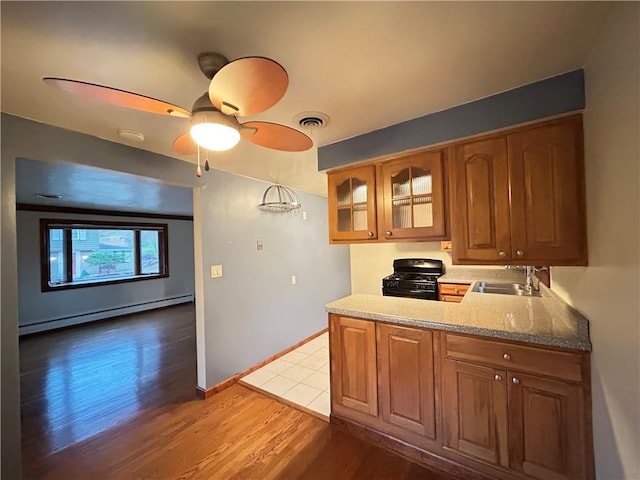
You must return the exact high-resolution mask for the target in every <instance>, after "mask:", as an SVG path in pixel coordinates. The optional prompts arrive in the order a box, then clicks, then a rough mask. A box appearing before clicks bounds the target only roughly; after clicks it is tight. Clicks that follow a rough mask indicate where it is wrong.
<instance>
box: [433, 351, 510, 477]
mask: <svg viewBox="0 0 640 480" xmlns="http://www.w3.org/2000/svg"><path fill="white" fill-rule="evenodd" d="M505 382H506V372H505V371H502V370H495V369H492V368H487V367H481V366H478V365H471V364H467V363H462V362H455V361H452V360H445V361H444V365H443V374H442V405H443V412H442V418H443V428H444V444H445V445H446V446H447V447H449V448H452V449H454V450H457V451H458V452H461V453H464V454H465V455H468V456H471V457H474V458H476V459H479V460H482V461H485V462H488V463H491V464H494V465H503V466H506V465H508V450H507V448H508V445H507V388H506V385H505Z"/></svg>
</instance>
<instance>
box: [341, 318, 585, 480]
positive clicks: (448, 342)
mask: <svg viewBox="0 0 640 480" xmlns="http://www.w3.org/2000/svg"><path fill="white" fill-rule="evenodd" d="M329 324H330V330H329V331H330V346H331V406H332V411H331V417H332V421H335V422H337V423H339V424H343V425H348V426H351V428H354V429H355V431H359V430H358V429H361V428H364V430H365V431H367V432H368V433H366V434H363V435H365V437H367V435H368V437H367V438H369V439H371V438H373V439H376V441H379V442H381V444H382V445H384V446H386V447H387V448H390V449H392V450H396V451H398V452H400V453H401V454H402V455H404V456H408V457H409V458H413V459H414V460H416V461H418V462H419V463H423V464H425V465H431V466H436V467H437V468H442V469H445V470H451V473H452V474H454V475H457V476H461V475H462V476H463V477H464V478H492V479H494V478H495V479H503V480H507V479H520V480H525V479H539V480H569V479H571V480H583V479H587V480H592V479H593V478H594V475H595V474H594V468H593V450H592V448H593V447H592V446H593V440H592V433H591V425H590V418H591V417H590V408H591V397H590V391H591V389H590V383H589V381H590V372H589V354H588V353H587V352H577V351H574V350H564V349H557V348H555V349H554V348H543V347H538V346H531V345H525V344H522V343H518V342H510V341H502V340H498V339H495V338H492V339H488V338H485V337H477V336H470V335H460V334H454V333H449V332H442V331H438V330H430V329H422V328H413V327H405V326H398V325H391V324H388V323H382V322H377V321H373V320H365V319H358V318H351V317H346V316H341V315H336V314H330V315H329Z"/></svg>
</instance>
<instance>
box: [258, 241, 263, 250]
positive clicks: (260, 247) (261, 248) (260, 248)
mask: <svg viewBox="0 0 640 480" xmlns="http://www.w3.org/2000/svg"><path fill="white" fill-rule="evenodd" d="M256 248H257V249H258V250H264V242H263V241H262V240H257V241H256Z"/></svg>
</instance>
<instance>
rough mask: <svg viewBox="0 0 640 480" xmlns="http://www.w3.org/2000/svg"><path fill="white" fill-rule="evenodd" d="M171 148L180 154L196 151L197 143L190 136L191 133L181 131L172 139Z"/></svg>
mask: <svg viewBox="0 0 640 480" xmlns="http://www.w3.org/2000/svg"><path fill="white" fill-rule="evenodd" d="M173 150H174V151H175V152H176V153H179V154H180V155H193V154H195V153H198V144H197V143H196V142H195V141H194V140H193V138H191V133H189V132H187V133H183V134H182V135H180V136H179V137H178V138H176V139H175V140H174V141H173Z"/></svg>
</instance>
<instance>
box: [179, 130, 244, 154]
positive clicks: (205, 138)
mask: <svg viewBox="0 0 640 480" xmlns="http://www.w3.org/2000/svg"><path fill="white" fill-rule="evenodd" d="M190 133H191V138H193V140H194V141H195V142H196V143H197V144H198V145H200V146H201V147H203V148H206V149H207V150H213V151H216V152H223V151H225V150H229V149H231V148H233V147H235V146H236V145H237V144H238V142H239V141H240V132H238V130H237V129H235V128H233V127H230V126H228V125H222V124H220V123H196V124H194V125H192V126H191V132H190Z"/></svg>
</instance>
